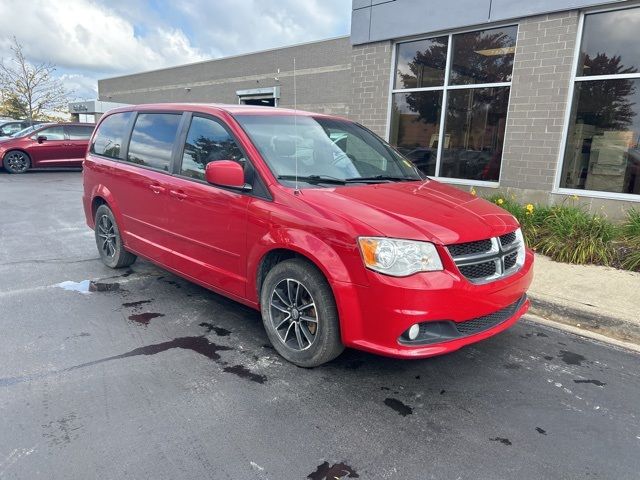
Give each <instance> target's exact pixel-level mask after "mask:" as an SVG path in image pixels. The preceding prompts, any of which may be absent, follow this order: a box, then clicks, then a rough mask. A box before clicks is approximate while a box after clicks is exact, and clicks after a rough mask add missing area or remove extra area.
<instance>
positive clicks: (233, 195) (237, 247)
mask: <svg viewBox="0 0 640 480" xmlns="http://www.w3.org/2000/svg"><path fill="white" fill-rule="evenodd" d="M181 147H184V148H181V149H180V150H179V152H178V158H179V160H178V164H177V165H176V167H175V168H176V170H175V173H176V175H174V176H172V177H171V180H170V182H171V185H170V187H169V192H168V202H169V209H168V212H169V215H168V218H169V224H168V230H169V232H170V233H169V234H170V235H171V236H172V242H171V243H172V252H171V257H170V259H169V260H168V261H169V266H170V267H172V268H175V269H176V270H178V271H180V272H182V273H183V274H185V275H188V276H190V277H193V278H194V279H197V280H198V281H200V282H203V283H205V284H207V285H210V286H211V287H213V288H217V289H219V290H223V291H224V292H228V293H231V294H233V295H237V296H241V297H244V296H245V287H246V228H247V225H246V222H247V208H248V205H249V203H250V201H251V197H250V196H249V195H246V194H245V193H242V192H238V191H234V190H230V189H225V188H220V187H216V186H214V185H210V184H208V183H207V182H206V181H205V177H204V171H205V167H206V165H207V163H209V162H215V161H217V160H234V161H237V162H239V163H240V164H242V165H243V166H244V165H245V164H246V159H245V156H244V153H243V152H242V150H241V149H240V148H239V147H238V144H237V143H236V141H235V139H234V138H233V136H232V135H231V134H230V132H229V130H228V129H227V127H226V126H225V125H224V123H223V122H222V121H221V120H218V119H215V118H213V117H209V116H199V115H194V116H193V117H192V118H191V122H190V125H189V129H188V133H187V136H186V141H185V143H184V145H183V146H182V145H181Z"/></svg>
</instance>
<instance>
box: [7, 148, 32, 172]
mask: <svg viewBox="0 0 640 480" xmlns="http://www.w3.org/2000/svg"><path fill="white" fill-rule="evenodd" d="M4 161H5V165H6V166H7V167H8V168H9V170H11V171H13V172H16V173H22V172H24V171H25V170H27V168H29V160H28V159H27V156H26V155H25V154H24V153H21V152H12V153H10V154H9V155H7V156H6V157H5V160H4Z"/></svg>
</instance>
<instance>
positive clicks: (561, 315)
mask: <svg viewBox="0 0 640 480" xmlns="http://www.w3.org/2000/svg"><path fill="white" fill-rule="evenodd" d="M528 295H529V298H530V299H531V308H530V310H529V311H530V312H531V313H532V314H534V315H536V316H538V317H541V318H543V319H546V320H550V321H552V322H555V323H560V324H563V325H567V326H569V327H571V328H572V329H578V330H582V331H587V332H591V333H594V334H597V335H598V336H599V337H603V338H607V337H608V338H612V339H615V340H617V341H620V342H623V343H629V344H635V345H640V325H638V324H636V323H631V322H628V321H626V320H623V319H620V318H616V317H614V316H609V315H606V314H602V313H596V312H593V311H588V310H585V309H581V308H578V307H575V306H567V305H562V304H560V303H557V302H553V301H550V300H548V299H545V298H543V297H540V296H537V295H536V294H531V293H530V292H529V293H528Z"/></svg>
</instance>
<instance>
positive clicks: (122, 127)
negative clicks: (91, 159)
mask: <svg viewBox="0 0 640 480" xmlns="http://www.w3.org/2000/svg"><path fill="white" fill-rule="evenodd" d="M131 115H132V113H131V112H123V113H114V114H113V115H109V116H108V117H107V118H105V119H104V121H103V122H102V123H101V124H100V127H99V128H98V131H97V132H96V135H95V136H94V137H93V143H92V145H91V153H95V154H97V155H103V156H105V157H110V158H119V157H120V150H121V146H122V140H123V138H124V136H125V133H126V129H127V125H128V123H129V119H130V118H131Z"/></svg>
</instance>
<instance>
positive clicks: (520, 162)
mask: <svg viewBox="0 0 640 480" xmlns="http://www.w3.org/2000/svg"><path fill="white" fill-rule="evenodd" d="M639 30H640V3H638V2H636V1H628V0H623V1H621V0H618V1H615V0H613V1H605V0H536V1H530V0H528V1H525V0H447V1H445V0H390V1H389V0H385V1H382V0H353V14H352V23H351V35H350V36H348V37H340V38H335V39H330V40H325V41H321V42H312V43H308V44H302V45H295V46H291V47H286V48H280V49H275V50H268V51H264V52H259V53H254V54H249V55H241V56H235V57H228V58H223V59H219V60H212V61H207V62H200V63H197V64H190V65H184V66H179V67H174V68H167V69H162V70H156V71H151V72H144V73H140V74H135V75H128V76H124V77H118V78H110V79H104V80H101V81H100V82H99V96H100V100H103V101H109V102H123V103H148V102H159V101H162V102H164V101H194V102H223V103H238V102H239V103H253V104H263V105H273V106H287V107H291V106H293V59H294V58H295V59H296V76H297V103H298V108H301V109H305V110H311V111H318V112H326V113H336V114H340V115H344V116H347V117H349V118H352V119H354V120H356V121H358V122H360V123H362V124H363V125H365V126H367V127H369V128H370V129H372V130H373V131H375V132H376V133H378V134H379V135H381V136H382V137H384V138H386V139H388V140H389V142H390V143H392V144H393V145H395V146H396V147H397V148H398V149H399V150H400V151H401V152H402V153H403V154H405V155H406V156H407V157H408V158H410V159H411V160H412V161H413V162H414V163H416V164H417V165H418V167H419V168H420V169H421V170H423V171H424V172H425V173H427V174H429V175H431V176H433V177H436V178H439V179H440V180H442V181H444V182H448V183H452V184H455V185H459V186H460V187H461V188H465V189H468V188H471V187H473V188H475V189H476V190H479V191H482V192H483V193H484V192H487V193H491V192H498V191H500V192H506V191H508V192H509V193H512V194H514V195H516V196H518V197H521V198H523V199H526V200H528V201H541V202H550V203H551V202H561V201H563V200H564V199H565V198H566V197H567V196H570V195H578V196H580V197H582V198H581V200H582V202H583V203H586V204H588V205H589V206H590V208H591V209H592V210H600V209H604V210H605V211H606V212H607V213H609V214H610V215H611V216H613V217H619V216H621V215H622V214H623V213H624V211H625V210H626V209H627V208H629V207H632V206H635V207H639V206H640V204H639V203H638V202H640V145H639V144H638V143H639V137H640V73H639V69H640V48H638V47H637V46H636V40H635V35H634V34H635V32H637V31H639Z"/></svg>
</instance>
